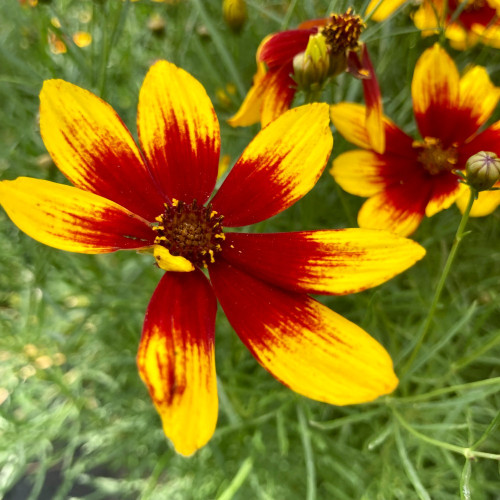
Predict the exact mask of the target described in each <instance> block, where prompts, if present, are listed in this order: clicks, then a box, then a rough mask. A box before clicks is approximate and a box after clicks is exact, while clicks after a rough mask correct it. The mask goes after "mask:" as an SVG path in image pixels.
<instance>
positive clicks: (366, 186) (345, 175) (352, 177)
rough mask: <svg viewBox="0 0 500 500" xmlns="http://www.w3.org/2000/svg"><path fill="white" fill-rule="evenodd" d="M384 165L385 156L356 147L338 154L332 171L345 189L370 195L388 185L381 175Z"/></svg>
mask: <svg viewBox="0 0 500 500" xmlns="http://www.w3.org/2000/svg"><path fill="white" fill-rule="evenodd" d="M384 165H385V158H384V156H382V155H378V154H377V153H373V152H372V151H365V150H362V149H356V150H354V151H347V152H346V153H342V154H340V155H339V156H337V158H335V159H334V160H333V163H332V168H331V169H330V173H331V174H332V176H333V177H334V179H335V182H337V184H338V185H339V186H340V187H341V188H342V189H343V190H344V191H347V192H348V193H351V194H355V195H357V196H366V197H368V196H373V195H374V194H377V193H378V192H380V191H382V190H383V189H384V188H385V187H386V185H387V182H386V180H385V179H384V177H383V176H382V175H381V171H382V169H383V166H384Z"/></svg>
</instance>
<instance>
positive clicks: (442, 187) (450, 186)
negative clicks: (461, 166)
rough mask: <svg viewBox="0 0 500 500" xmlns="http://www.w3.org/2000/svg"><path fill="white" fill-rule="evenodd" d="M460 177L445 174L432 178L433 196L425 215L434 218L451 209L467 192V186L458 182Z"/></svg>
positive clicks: (449, 173) (448, 173)
mask: <svg viewBox="0 0 500 500" xmlns="http://www.w3.org/2000/svg"><path fill="white" fill-rule="evenodd" d="M458 180H459V177H458V176H457V175H455V174H453V173H451V172H444V173H442V174H440V175H436V176H433V177H432V184H433V187H432V194H431V199H430V200H429V203H428V204H427V206H426V207H425V215H426V216H427V217H432V216H433V215H434V214H437V213H438V212H440V211H441V210H445V209H446V208H449V207H451V205H453V203H455V201H456V200H457V198H459V197H460V196H461V195H462V194H463V193H464V192H465V191H468V188H467V186H465V185H464V184H461V183H460V182H458Z"/></svg>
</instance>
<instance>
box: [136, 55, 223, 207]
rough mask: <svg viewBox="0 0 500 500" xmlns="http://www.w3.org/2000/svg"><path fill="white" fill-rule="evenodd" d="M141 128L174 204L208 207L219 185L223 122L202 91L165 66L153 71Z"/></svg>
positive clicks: (142, 99) (142, 101)
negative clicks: (183, 203) (194, 201)
mask: <svg viewBox="0 0 500 500" xmlns="http://www.w3.org/2000/svg"><path fill="white" fill-rule="evenodd" d="M137 128H138V130H139V138H140V141H141V145H142V148H143V150H144V152H145V154H146V158H147V159H148V162H149V164H150V168H151V172H152V174H153V176H154V178H155V179H156V181H157V183H158V185H159V186H161V188H162V189H163V191H164V192H165V193H166V194H167V195H168V196H169V198H170V199H172V198H175V199H177V200H183V201H186V202H191V201H193V199H196V200H197V201H198V202H199V203H200V204H201V203H205V202H206V201H207V200H208V198H209V196H210V194H211V193H212V190H213V188H214V187H215V182H216V180H217V169H218V165H219V152H220V133H219V122H218V121H217V116H216V114H215V111H214V108H213V106H212V103H211V102H210V99H209V97H208V95H207V93H206V92H205V89H204V88H203V86H202V85H201V84H200V83H199V82H198V80H196V79H195V78H193V77H192V76H191V75H190V74H189V73H187V72H186V71H184V70H183V69H181V68H178V67H177V66H175V65H174V64H171V63H169V62H167V61H158V62H157V63H156V64H154V65H153V66H152V67H151V69H150V70H149V72H148V74H147V75H146V78H145V79H144V83H143V84H142V87H141V92H140V94H139V109H138V116H137Z"/></svg>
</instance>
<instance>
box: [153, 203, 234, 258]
mask: <svg viewBox="0 0 500 500" xmlns="http://www.w3.org/2000/svg"><path fill="white" fill-rule="evenodd" d="M223 218H224V216H223V215H218V214H217V212H216V211H215V210H212V205H211V204H209V205H208V206H206V207H204V206H199V205H198V204H197V203H196V200H194V201H193V202H192V203H190V204H187V203H184V202H183V201H177V200H175V199H174V200H172V205H167V204H165V211H164V212H163V214H161V215H160V216H158V217H157V218H156V220H157V221H158V225H157V226H153V229H154V230H155V231H156V233H157V236H156V239H155V243H156V244H157V245H161V246H163V247H165V248H166V249H167V250H168V251H169V252H170V253H171V254H172V255H174V256H181V257H184V258H185V259H187V260H189V261H190V262H191V263H192V264H193V265H195V266H198V267H207V265H208V264H210V263H212V262H214V261H215V254H216V253H218V252H220V251H221V250H222V247H221V242H222V241H223V240H224V238H225V236H224V233H223V232H222V224H221V223H222V219H223Z"/></svg>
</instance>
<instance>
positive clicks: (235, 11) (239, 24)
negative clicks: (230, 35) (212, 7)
mask: <svg viewBox="0 0 500 500" xmlns="http://www.w3.org/2000/svg"><path fill="white" fill-rule="evenodd" d="M222 17H223V18H224V21H225V23H226V24H227V25H228V26H229V27H230V28H231V29H232V30H233V31H234V32H235V33H239V32H240V31H241V30H242V28H243V26H244V25H245V23H246V20H247V17H248V14H247V4H246V3H245V0H223V2H222Z"/></svg>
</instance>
